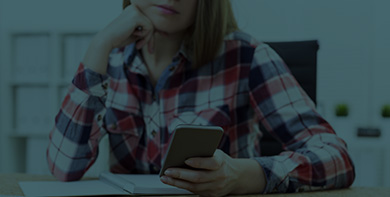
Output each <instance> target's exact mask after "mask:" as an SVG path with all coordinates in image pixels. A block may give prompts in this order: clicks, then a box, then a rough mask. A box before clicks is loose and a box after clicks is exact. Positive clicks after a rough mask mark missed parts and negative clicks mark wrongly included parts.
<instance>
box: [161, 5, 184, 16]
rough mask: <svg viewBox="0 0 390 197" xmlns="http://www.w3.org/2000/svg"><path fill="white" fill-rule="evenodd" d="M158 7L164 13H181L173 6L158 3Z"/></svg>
mask: <svg viewBox="0 0 390 197" xmlns="http://www.w3.org/2000/svg"><path fill="white" fill-rule="evenodd" d="M156 7H157V8H158V9H160V11H161V12H162V13H164V14H180V13H179V12H178V11H176V10H175V9H174V8H173V7H172V6H169V5H156Z"/></svg>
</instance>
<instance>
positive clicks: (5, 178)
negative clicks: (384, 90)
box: [0, 174, 390, 197]
mask: <svg viewBox="0 0 390 197" xmlns="http://www.w3.org/2000/svg"><path fill="white" fill-rule="evenodd" d="M54 180H55V178H54V177H52V176H42V175H27V174H0V196H1V195H10V196H11V195H12V196H23V192H22V190H21V189H20V187H19V184H18V182H19V181H54ZM255 196H261V195H247V196H246V197H255ZM266 196H267V197H268V196H269V197H291V196H294V197H297V196H299V197H301V196H302V197H309V196H312V197H328V196H332V197H333V196H336V197H337V196H340V197H345V196H353V197H368V196H373V197H374V196H375V197H376V196H390V188H381V187H378V188H373V187H353V188H348V189H341V190H331V191H319V192H305V193H296V194H268V195H266ZM176 197H177V196H176Z"/></svg>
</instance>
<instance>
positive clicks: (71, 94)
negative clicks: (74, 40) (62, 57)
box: [47, 63, 108, 181]
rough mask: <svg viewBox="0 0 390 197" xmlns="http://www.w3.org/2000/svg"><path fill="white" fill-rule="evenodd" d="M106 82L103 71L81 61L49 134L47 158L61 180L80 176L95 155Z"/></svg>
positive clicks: (75, 178)
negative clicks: (95, 70)
mask: <svg viewBox="0 0 390 197" xmlns="http://www.w3.org/2000/svg"><path fill="white" fill-rule="evenodd" d="M107 86H108V77H107V76H106V75H101V74H99V73H96V72H94V71H92V70H90V69H88V68H85V67H84V65H83V63H81V64H80V66H79V68H78V70H77V73H76V75H75V77H74V79H73V81H72V84H71V85H70V87H69V90H68V93H67V95H66V97H65V98H64V100H63V103H62V106H61V109H60V111H59V113H58V114H57V116H56V118H55V126H54V128H53V129H52V130H51V132H50V136H49V137H50V144H49V146H48V149H47V162H48V165H49V169H50V171H51V173H52V174H53V175H54V176H55V177H56V178H58V179H59V180H61V181H74V180H79V179H80V178H81V177H82V176H83V175H84V173H85V172H86V171H87V170H88V169H89V167H91V166H92V164H93V163H94V162H95V160H96V158H97V154H98V144H99V141H100V139H101V138H102V137H103V136H104V135H105V134H106V131H105V129H104V128H103V126H102V124H103V116H104V114H105V111H106V110H105V104H104V103H105V100H106V95H107Z"/></svg>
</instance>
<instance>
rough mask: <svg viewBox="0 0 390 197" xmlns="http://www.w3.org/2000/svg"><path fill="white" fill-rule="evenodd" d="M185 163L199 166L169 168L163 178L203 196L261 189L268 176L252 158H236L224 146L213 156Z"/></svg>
mask: <svg viewBox="0 0 390 197" xmlns="http://www.w3.org/2000/svg"><path fill="white" fill-rule="evenodd" d="M186 164H187V165H189V166H191V167H193V168H197V170H190V169H184V168H169V169H167V170H166V171H165V175H164V176H162V177H161V180H162V182H163V183H165V184H169V185H172V186H176V187H179V188H183V189H187V190H189V191H191V192H193V193H195V194H198V195H202V196H224V195H227V194H249V193H260V192H262V191H263V190H264V187H265V185H266V179H265V176H264V172H263V169H262V168H261V166H260V165H259V164H258V163H257V162H256V161H255V160H252V159H233V158H231V157H229V156H228V155H227V154H225V153H224V152H222V151H221V150H217V151H216V152H215V154H214V156H213V157H211V158H191V159H188V160H186Z"/></svg>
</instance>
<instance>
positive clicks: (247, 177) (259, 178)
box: [232, 159, 267, 194]
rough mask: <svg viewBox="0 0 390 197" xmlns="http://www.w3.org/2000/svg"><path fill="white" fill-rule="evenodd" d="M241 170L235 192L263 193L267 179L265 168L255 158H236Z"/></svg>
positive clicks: (235, 160)
mask: <svg viewBox="0 0 390 197" xmlns="http://www.w3.org/2000/svg"><path fill="white" fill-rule="evenodd" d="M234 162H235V164H236V166H237V167H238V169H239V170H240V173H239V179H238V184H237V187H236V188H235V190H234V191H232V193H233V194H255V193H257V194H259V193H263V191H264V189H265V186H266V184H267V179H266V176H265V174H264V170H263V168H262V167H261V166H260V164H259V163H258V162H257V161H256V160H253V159H234Z"/></svg>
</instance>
